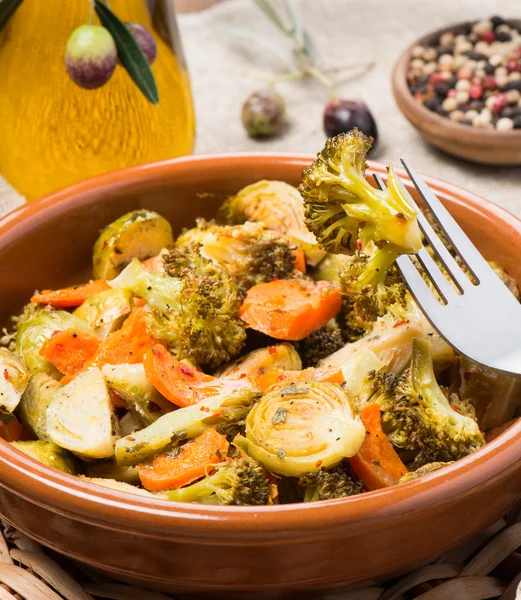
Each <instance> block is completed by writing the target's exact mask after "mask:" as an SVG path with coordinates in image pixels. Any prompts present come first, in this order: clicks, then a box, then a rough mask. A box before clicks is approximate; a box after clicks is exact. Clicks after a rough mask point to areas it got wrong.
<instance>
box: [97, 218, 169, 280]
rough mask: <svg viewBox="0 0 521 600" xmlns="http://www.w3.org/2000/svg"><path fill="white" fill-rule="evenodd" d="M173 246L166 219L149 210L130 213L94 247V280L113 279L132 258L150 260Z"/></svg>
mask: <svg viewBox="0 0 521 600" xmlns="http://www.w3.org/2000/svg"><path fill="white" fill-rule="evenodd" d="M173 243H174V238H173V236H172V228H171V227H170V223H169V222H168V221H167V220H166V219H164V218H163V217H161V216H160V215H158V214H157V213H155V212H152V211H150V210H144V209H143V210H135V211H132V212H129V213H127V214H126V215H123V216H122V217H120V218H119V219H117V220H116V221H114V222H113V223H111V224H110V225H108V226H107V227H106V228H105V229H104V230H103V231H102V233H101V235H100V236H99V238H98V239H97V241H96V243H95V244H94V255H93V259H92V262H93V268H94V277H95V278H96V279H112V278H114V277H116V275H117V274H118V273H119V272H120V271H121V270H122V269H123V267H125V265H127V264H128V263H129V262H130V261H131V260H132V259H133V258H137V259H139V260H144V259H145V258H151V257H152V256H156V255H157V254H159V252H160V251H161V250H162V249H163V248H165V247H167V248H168V247H171V246H172V245H173Z"/></svg>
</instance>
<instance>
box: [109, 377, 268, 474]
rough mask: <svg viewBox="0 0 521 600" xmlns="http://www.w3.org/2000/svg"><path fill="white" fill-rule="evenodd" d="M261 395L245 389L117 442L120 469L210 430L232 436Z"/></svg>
mask: <svg viewBox="0 0 521 600" xmlns="http://www.w3.org/2000/svg"><path fill="white" fill-rule="evenodd" d="M259 396H260V392H259V391H258V390H257V389H256V388H253V387H251V386H249V385H245V386H243V387H241V388H239V389H235V390H233V391H232V392H228V391H227V392H226V393H224V394H221V395H217V396H214V397H212V398H208V399H206V400H204V401H202V402H199V403H197V404H193V405H192V406H188V407H186V408H180V409H179V410H176V411H174V412H171V413H168V414H167V415H163V416H162V417H160V418H159V419H158V420H157V421H156V422H155V423H153V424H152V425H149V426H148V427H146V428H145V429H142V430H141V431H138V432H136V433H133V434H132V435H129V436H126V437H123V438H121V439H119V440H118V441H117V442H116V461H117V463H118V464H119V465H137V464H140V463H143V462H145V461H146V460H148V459H149V458H151V457H153V456H155V455H156V454H159V453H160V452H163V451H165V450H166V449H168V448H170V447H171V446H175V445H176V444H177V443H179V442H181V441H184V440H189V439H193V438H195V437H197V436H198V435H200V434H201V433H202V432H203V431H204V430H205V429H208V427H215V428H216V429H217V430H218V431H219V432H220V433H224V434H225V435H232V434H234V433H235V432H236V431H237V430H239V429H240V428H241V427H242V425H243V424H244V421H245V419H246V416H247V415H248V413H249V412H250V410H251V408H252V406H253V404H254V402H255V401H256V400H257V399H258V398H259Z"/></svg>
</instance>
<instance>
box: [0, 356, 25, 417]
mask: <svg viewBox="0 0 521 600" xmlns="http://www.w3.org/2000/svg"><path fill="white" fill-rule="evenodd" d="M28 383H29V371H28V369H27V367H26V366H25V364H24V363H23V361H21V360H20V358H19V357H18V356H16V354H14V353H13V352H10V351H9V350H7V348H0V410H2V411H6V412H13V410H14V409H15V408H16V407H17V406H18V403H19V402H20V398H21V397H22V394H23V393H24V391H25V388H26V387H27V384H28Z"/></svg>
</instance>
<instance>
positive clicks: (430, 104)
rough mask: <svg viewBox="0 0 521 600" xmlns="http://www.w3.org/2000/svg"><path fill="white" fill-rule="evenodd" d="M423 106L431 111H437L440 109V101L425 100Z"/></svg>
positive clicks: (435, 99)
mask: <svg viewBox="0 0 521 600" xmlns="http://www.w3.org/2000/svg"><path fill="white" fill-rule="evenodd" d="M423 105H424V106H425V108H428V109H429V110H433V111H437V110H438V108H440V101H439V100H438V99H437V98H429V99H428V100H425V102H424V103H423Z"/></svg>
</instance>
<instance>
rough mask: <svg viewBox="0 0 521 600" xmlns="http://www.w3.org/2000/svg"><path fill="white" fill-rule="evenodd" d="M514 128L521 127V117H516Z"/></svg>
mask: <svg viewBox="0 0 521 600" xmlns="http://www.w3.org/2000/svg"><path fill="white" fill-rule="evenodd" d="M514 129H521V117H516V118H515V119H514Z"/></svg>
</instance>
